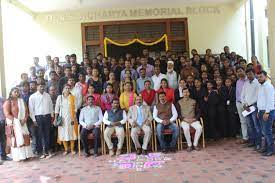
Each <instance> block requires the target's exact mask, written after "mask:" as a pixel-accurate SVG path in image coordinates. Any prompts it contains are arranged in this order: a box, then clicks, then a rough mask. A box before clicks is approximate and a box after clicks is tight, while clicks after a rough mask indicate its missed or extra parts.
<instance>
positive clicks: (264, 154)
mask: <svg viewBox="0 0 275 183" xmlns="http://www.w3.org/2000/svg"><path fill="white" fill-rule="evenodd" d="M272 154H273V152H266V153H263V154H262V156H272Z"/></svg>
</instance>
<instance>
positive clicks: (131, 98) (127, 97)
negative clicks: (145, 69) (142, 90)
mask: <svg viewBox="0 0 275 183" xmlns="http://www.w3.org/2000/svg"><path fill="white" fill-rule="evenodd" d="M123 87H124V92H123V93H121V95H120V97H119V103H120V108H121V109H123V110H125V111H126V112H128V110H129V107H131V106H132V105H134V102H135V100H136V97H137V94H136V93H135V92H134V91H133V90H132V85H131V83H130V82H126V83H124V86H123Z"/></svg>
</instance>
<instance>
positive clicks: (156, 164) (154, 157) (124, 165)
mask: <svg viewBox="0 0 275 183" xmlns="http://www.w3.org/2000/svg"><path fill="white" fill-rule="evenodd" d="M169 160H171V158H169V157H167V156H165V154H162V153H149V154H148V155H146V156H144V155H136V154H123V155H120V156H119V157H116V158H115V159H114V160H110V161H109V163H111V164H112V166H113V167H116V168H119V169H135V170H136V171H143V170H144V169H148V168H161V167H163V165H164V164H165V163H166V162H167V161H169Z"/></svg>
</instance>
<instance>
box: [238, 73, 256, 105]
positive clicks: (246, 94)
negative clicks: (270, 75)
mask: <svg viewBox="0 0 275 183" xmlns="http://www.w3.org/2000/svg"><path fill="white" fill-rule="evenodd" d="M259 87H260V83H259V82H258V80H257V79H256V78H255V79H254V80H253V81H252V82H250V80H246V81H245V83H244V86H243V89H242V93H241V102H242V104H247V105H249V106H250V105H252V104H255V103H256V102H257V98H258V90H259Z"/></svg>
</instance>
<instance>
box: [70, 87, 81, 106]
mask: <svg viewBox="0 0 275 183" xmlns="http://www.w3.org/2000/svg"><path fill="white" fill-rule="evenodd" d="M71 93H72V95H73V96H75V99H76V108H77V109H80V107H81V106H82V91H81V88H79V87H74V88H73V89H72V90H71Z"/></svg>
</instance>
